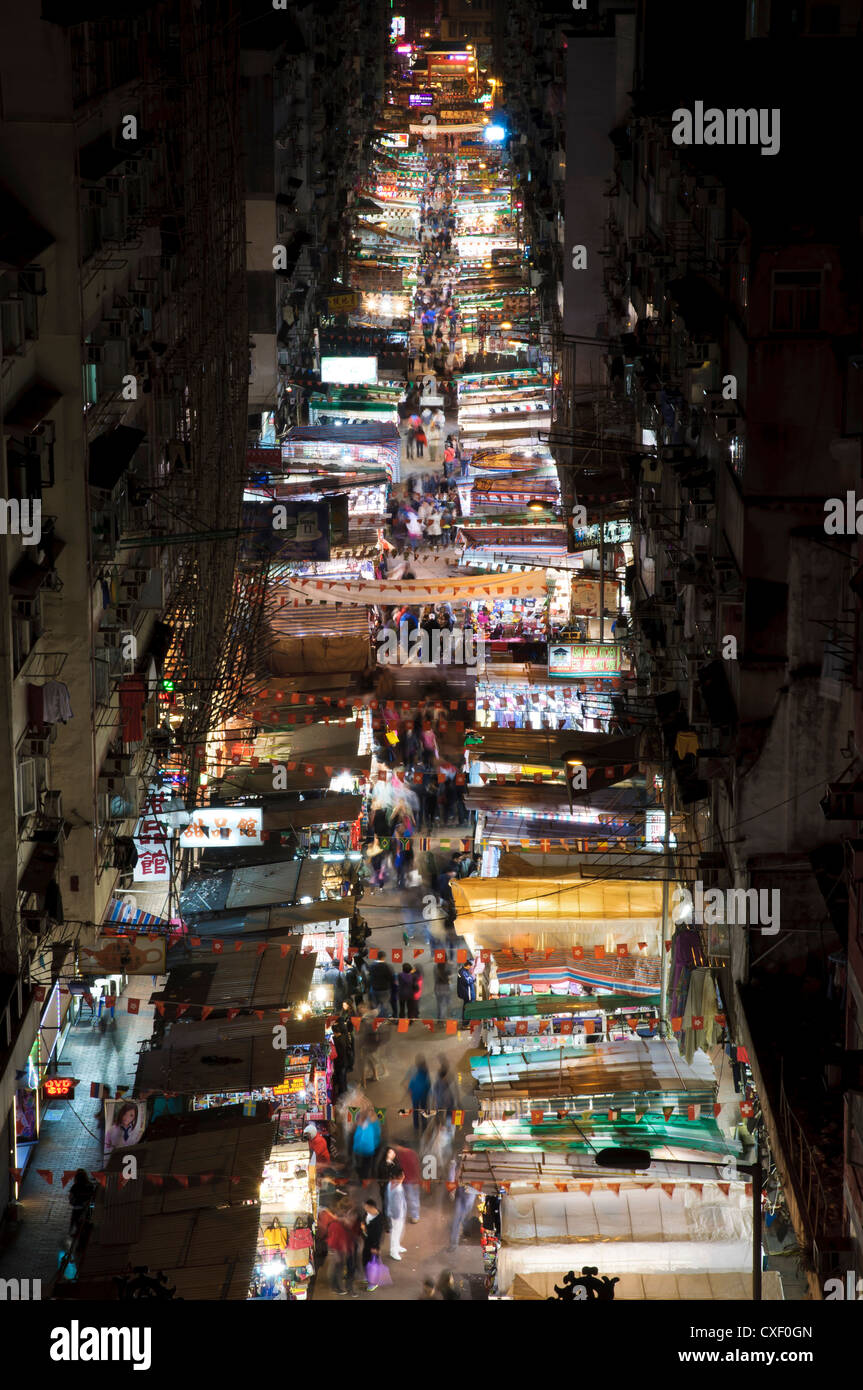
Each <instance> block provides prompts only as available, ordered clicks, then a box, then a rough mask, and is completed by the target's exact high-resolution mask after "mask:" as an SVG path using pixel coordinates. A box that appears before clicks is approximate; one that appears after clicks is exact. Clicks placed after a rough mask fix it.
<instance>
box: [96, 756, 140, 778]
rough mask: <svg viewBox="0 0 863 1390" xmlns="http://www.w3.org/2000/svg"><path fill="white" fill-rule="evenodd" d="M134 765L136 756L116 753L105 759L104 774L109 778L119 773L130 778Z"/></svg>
mask: <svg viewBox="0 0 863 1390" xmlns="http://www.w3.org/2000/svg"><path fill="white" fill-rule="evenodd" d="M134 765H135V756H134V754H133V753H114V754H112V755H111V757H109V758H106V759H105V761H104V763H103V764H102V772H103V773H104V774H105V775H106V776H108V777H110V776H112V775H115V774H118V773H119V774H121V775H123V776H128V774H129V773H130V772H131V771H132V768H133V767H134Z"/></svg>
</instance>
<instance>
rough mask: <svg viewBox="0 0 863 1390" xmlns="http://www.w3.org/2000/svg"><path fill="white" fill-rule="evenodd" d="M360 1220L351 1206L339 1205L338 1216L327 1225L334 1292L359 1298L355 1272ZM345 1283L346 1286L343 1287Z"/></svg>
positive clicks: (331, 1280) (331, 1282) (331, 1281)
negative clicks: (355, 1284)
mask: <svg viewBox="0 0 863 1390" xmlns="http://www.w3.org/2000/svg"><path fill="white" fill-rule="evenodd" d="M359 1237H360V1222H359V1217H358V1216H357V1213H356V1211H355V1210H354V1209H353V1208H351V1207H341V1206H340V1207H339V1213H338V1216H337V1217H336V1218H335V1219H334V1220H333V1221H331V1222H330V1224H329V1226H328V1227H327V1250H328V1251H329V1256H330V1265H331V1268H330V1287H331V1288H332V1290H333V1292H334V1293H341V1294H347V1293H349V1294H350V1295H351V1297H352V1298H357V1297H358V1294H357V1293H356V1292H355V1290H354V1274H355V1272H356V1267H357V1259H356V1255H357V1242H358V1240H359ZM342 1285H344V1287H342Z"/></svg>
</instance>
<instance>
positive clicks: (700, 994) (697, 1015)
mask: <svg viewBox="0 0 863 1390" xmlns="http://www.w3.org/2000/svg"><path fill="white" fill-rule="evenodd" d="M717 1012H718V1004H717V998H716V981H715V980H714V978H713V971H712V970H710V969H707V968H705V967H703V966H699V967H698V968H696V969H695V970H693V971H692V975H691V976H690V980H689V993H688V995H687V997H686V1008H685V1009H684V1011H683V1032H682V1034H681V1037H680V1051H681V1054H682V1056H683V1057H684V1058H685V1059H686V1061H687V1062H691V1061H692V1059H693V1057H694V1056H695V1054H696V1052H697V1051H698V1049H699V1048H701V1050H702V1051H703V1052H709V1051H710V1048H711V1047H712V1046H713V1045H714V1043H716V1042H718V1040H719V1037H720V1034H721V1031H722V1030H721V1029H720V1027H719V1025H718V1024H717V1022H716V1014H717ZM695 1020H698V1022H699V1023H700V1024H701V1027H697V1026H696V1023H695Z"/></svg>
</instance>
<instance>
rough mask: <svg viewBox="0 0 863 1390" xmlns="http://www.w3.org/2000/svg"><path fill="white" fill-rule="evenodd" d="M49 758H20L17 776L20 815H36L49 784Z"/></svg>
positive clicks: (16, 797) (16, 792)
mask: <svg viewBox="0 0 863 1390" xmlns="http://www.w3.org/2000/svg"><path fill="white" fill-rule="evenodd" d="M47 773H48V760H47V758H30V757H24V758H19V759H18V765H17V768H16V778H15V801H16V809H17V811H18V815H19V817H23V816H32V815H35V814H36V812H37V811H38V809H39V799H40V797H41V795H42V792H43V791H44V790H45V788H46V787H47V785H48V776H47Z"/></svg>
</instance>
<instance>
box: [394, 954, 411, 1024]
mask: <svg viewBox="0 0 863 1390" xmlns="http://www.w3.org/2000/svg"><path fill="white" fill-rule="evenodd" d="M413 973H414V968H413V966H412V965H410V964H409V963H408V962H407V961H405V963H404V965H403V966H402V968H401V970H400V972H399V976H398V983H399V1018H408V1016H409V1015H408V1005H409V1003H410V1001H411V1000H412V999H413V996H414V980H413Z"/></svg>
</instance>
